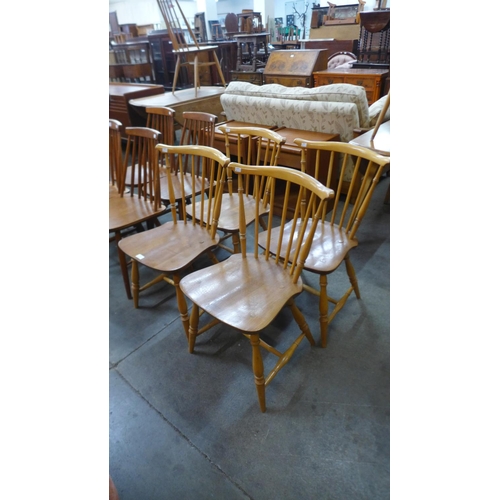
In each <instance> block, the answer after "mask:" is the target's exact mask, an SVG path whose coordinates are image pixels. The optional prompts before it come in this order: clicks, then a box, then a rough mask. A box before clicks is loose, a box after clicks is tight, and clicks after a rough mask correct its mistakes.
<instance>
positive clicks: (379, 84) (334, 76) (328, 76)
mask: <svg viewBox="0 0 500 500" xmlns="http://www.w3.org/2000/svg"><path fill="white" fill-rule="evenodd" d="M388 77H389V70H388V69H369V68H368V69H361V68H351V69H339V70H326V71H318V72H315V73H314V86H315V87H320V86H321V85H329V84H331V83H350V84H351V85H360V86H362V87H364V88H365V90H366V98H367V99H368V104H369V105H371V104H373V103H374V102H375V101H378V100H379V99H380V98H381V97H382V96H383V95H384V92H386V90H387V87H386V85H385V84H386V79H387V78H388Z"/></svg>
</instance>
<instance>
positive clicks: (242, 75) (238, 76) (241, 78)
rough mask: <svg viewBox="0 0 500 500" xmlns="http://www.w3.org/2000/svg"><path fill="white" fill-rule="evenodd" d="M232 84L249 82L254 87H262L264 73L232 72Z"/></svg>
mask: <svg viewBox="0 0 500 500" xmlns="http://www.w3.org/2000/svg"><path fill="white" fill-rule="evenodd" d="M231 81H232V82H249V83H253V84H254V85H262V73H257V72H254V71H231Z"/></svg>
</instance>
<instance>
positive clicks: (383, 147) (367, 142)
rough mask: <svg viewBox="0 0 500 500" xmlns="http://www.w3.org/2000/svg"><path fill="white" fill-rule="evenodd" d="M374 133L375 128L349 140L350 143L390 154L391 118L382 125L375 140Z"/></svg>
mask: <svg viewBox="0 0 500 500" xmlns="http://www.w3.org/2000/svg"><path fill="white" fill-rule="evenodd" d="M372 134H373V130H368V132H365V133H364V134H362V135H360V136H359V137H356V138H355V139H353V140H352V141H349V144H354V145H355V146H363V147H365V148H370V149H373V150H374V151H376V152H377V153H379V154H381V155H384V156H390V155H391V148H390V137H391V120H388V121H386V122H384V123H382V124H381V125H380V127H379V129H378V131H377V133H376V135H375V138H374V139H373V141H372Z"/></svg>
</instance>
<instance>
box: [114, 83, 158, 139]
mask: <svg viewBox="0 0 500 500" xmlns="http://www.w3.org/2000/svg"><path fill="white" fill-rule="evenodd" d="M164 93H165V89H164V88H163V86H162V85H147V84H143V83H110V84H109V118H114V119H115V120H118V121H120V122H121V123H122V125H123V127H122V134H123V133H124V131H125V127H131V126H144V125H145V124H144V123H137V122H136V121H134V116H133V110H132V107H131V106H130V105H129V101H130V100H131V99H135V98H137V97H147V96H151V95H157V94H164Z"/></svg>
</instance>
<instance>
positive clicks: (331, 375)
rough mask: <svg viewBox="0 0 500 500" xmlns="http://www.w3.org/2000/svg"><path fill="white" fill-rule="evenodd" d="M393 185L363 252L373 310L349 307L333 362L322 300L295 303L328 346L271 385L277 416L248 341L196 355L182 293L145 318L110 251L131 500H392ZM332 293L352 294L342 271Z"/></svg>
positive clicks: (155, 297) (118, 439)
mask: <svg viewBox="0 0 500 500" xmlns="http://www.w3.org/2000/svg"><path fill="white" fill-rule="evenodd" d="M388 184H389V179H387V178H384V179H382V181H381V182H380V184H379V186H378V187H377V189H376V192H375V194H374V197H373V199H372V202H371V205H370V208H369V210H368V213H367V215H366V217H365V219H364V221H363V224H362V226H361V229H360V230H359V231H358V239H359V241H360V245H359V247H358V248H356V249H354V250H353V251H352V252H351V260H352V262H353V264H354V266H355V269H356V273H357V277H358V282H359V286H360V291H361V300H357V299H356V298H355V296H354V294H352V295H351V297H350V298H349V300H348V301H347V303H346V305H345V307H344V309H343V310H342V311H341V312H340V313H339V315H338V316H337V317H336V318H335V320H334V321H333V322H332V323H331V324H330V328H329V338H328V346H327V348H326V349H322V348H321V347H319V323H318V319H317V309H318V304H317V298H316V297H314V296H312V295H310V294H308V293H306V292H303V293H302V294H301V295H300V296H299V297H298V298H297V299H296V302H297V304H298V306H299V307H300V308H301V310H302V311H303V312H304V314H305V315H306V319H307V320H308V323H309V326H310V327H311V331H312V333H313V336H314V337H315V339H316V341H317V346H316V347H311V346H310V345H309V343H308V342H307V341H304V342H302V343H301V344H300V345H299V347H298V349H297V351H296V352H295V355H294V357H293V358H292V360H291V361H290V362H289V363H288V365H287V366H285V367H284V368H283V370H281V371H280V373H279V374H278V375H277V376H276V378H275V379H274V380H273V381H272V382H271V383H270V385H269V387H268V388H267V390H266V400H267V412H266V413H261V412H260V409H259V405H258V401H257V395H256V391H255V385H254V381H253V374H252V365H251V350H250V345H249V342H248V340H247V339H246V338H245V337H243V336H242V335H241V334H239V333H237V332H235V331H231V330H230V329H229V328H227V327H225V326H221V325H219V326H218V327H216V328H214V329H213V330H211V331H210V332H208V333H206V334H204V335H202V336H200V337H199V339H198V340H197V344H196V353H195V354H189V353H188V350H187V342H186V338H185V335H184V331H183V328H182V325H181V322H180V319H179V314H178V311H177V304H176V299H175V292H174V290H173V287H171V286H169V285H167V284H164V285H160V286H158V287H156V288H153V289H150V290H149V291H148V292H145V293H144V294H143V295H141V299H140V301H141V307H140V308H139V309H134V308H133V304H132V302H131V301H129V300H127V298H126V295H125V291H124V288H123V283H122V279H121V274H120V268H119V264H118V259H117V255H116V248H115V245H114V243H111V244H110V246H109V247H110V252H109V255H110V256H109V293H110V295H109V356H110V365H109V367H110V370H109V384H110V393H109V395H110V402H109V429H110V430H109V452H110V455H109V466H110V475H111V477H112V478H113V481H114V483H115V485H116V488H117V490H118V493H119V496H120V499H121V500H156V499H161V500H165V499H176V500H178V499H188V500H190V499H197V500H202V499H209V498H213V499H224V500H232V499H255V500H295V499H297V500H299V499H300V500H305V499H311V498H315V499H336V500H344V499H345V500H357V499H360V500H361V499H366V500H377V499H388V498H389V448H390V446H389V346H390V344H389V293H390V290H389V281H390V278H389V253H390V243H389V239H390V238H389V232H390V225H389V219H390V209H389V205H385V204H384V203H383V200H384V196H385V193H386V189H387V187H388ZM200 265H204V263H201V264H200ZM305 280H306V282H311V283H316V282H317V278H316V277H314V276H305ZM329 281H330V283H329V290H330V293H332V294H334V292H333V291H334V290H343V289H344V285H345V286H346V284H347V278H346V275H345V271H344V267H343V266H342V268H340V269H339V270H338V271H337V272H336V273H334V275H332V276H331V277H330V278H329ZM336 295H338V294H336ZM290 319H291V318H290V313H289V312H288V311H284V312H283V313H282V314H280V315H279V316H278V318H276V320H275V322H274V323H273V324H272V325H271V327H270V328H269V330H268V331H267V332H266V334H267V338H268V339H271V342H273V344H274V345H276V346H277V348H278V349H279V346H280V342H281V341H282V340H283V339H285V337H286V333H287V329H288V328H290V329H291V330H293V333H294V334H295V332H296V331H297V329H296V325H295V323H294V322H293V321H291V320H290ZM264 357H265V359H267V354H264ZM271 358H274V357H273V356H271V355H269V359H271Z"/></svg>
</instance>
